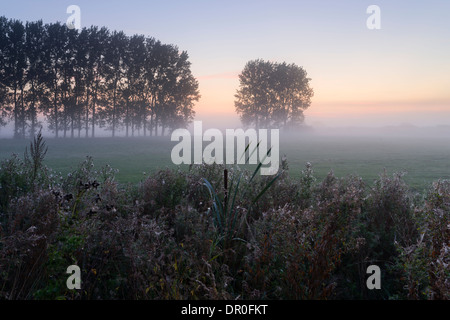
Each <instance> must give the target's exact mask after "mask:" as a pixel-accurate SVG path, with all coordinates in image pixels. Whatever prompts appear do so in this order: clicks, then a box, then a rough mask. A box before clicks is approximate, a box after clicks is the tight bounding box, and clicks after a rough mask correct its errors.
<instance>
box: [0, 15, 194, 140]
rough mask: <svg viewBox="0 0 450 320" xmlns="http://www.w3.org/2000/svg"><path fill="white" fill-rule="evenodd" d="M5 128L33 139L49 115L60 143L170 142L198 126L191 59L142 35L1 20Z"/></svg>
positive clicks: (0, 119) (0, 110)
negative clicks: (170, 136) (122, 137)
mask: <svg viewBox="0 0 450 320" xmlns="http://www.w3.org/2000/svg"><path fill="white" fill-rule="evenodd" d="M0 54H1V58H2V59H0V125H4V124H6V123H7V122H8V120H12V121H13V122H14V137H16V138H23V137H25V136H26V135H27V134H29V135H30V136H34V134H35V132H36V131H37V130H36V128H37V126H39V122H38V115H40V114H41V115H44V116H45V117H46V122H47V125H48V127H49V129H51V130H53V132H54V133H55V137H56V138H58V137H60V136H61V134H62V136H63V137H65V138H66V137H69V136H70V137H72V138H73V137H75V131H76V130H78V137H81V131H82V130H85V137H89V132H90V136H91V137H95V130H96V128H97V127H100V128H106V129H108V130H111V132H112V136H115V135H116V133H117V132H118V131H119V130H121V129H123V128H124V129H125V133H126V136H129V135H130V133H131V136H134V135H135V134H139V135H140V134H141V132H143V133H144V135H147V132H149V133H150V135H153V133H154V134H156V135H157V134H158V129H160V130H161V134H165V132H166V130H169V131H170V130H172V129H174V128H176V127H185V126H186V125H187V124H188V123H189V122H190V121H192V119H193V115H194V111H193V107H194V103H195V102H196V101H198V99H199V98H200V95H199V92H198V82H197V80H196V79H195V78H194V77H193V75H192V73H191V70H190V62H189V61H188V55H187V53H186V52H180V51H179V49H178V48H177V47H176V46H173V45H167V44H162V43H161V42H160V41H157V40H155V39H154V38H148V37H145V36H143V35H133V36H131V37H129V36H126V35H125V34H124V33H123V32H121V31H114V32H111V31H109V30H108V29H107V28H104V27H103V28H99V27H96V26H91V27H89V28H83V29H81V30H76V29H69V28H68V27H67V26H66V25H64V24H61V23H58V22H57V23H51V24H45V25H44V24H43V23H42V21H37V22H27V23H26V24H25V25H24V24H23V23H22V22H20V21H17V20H8V19H6V18H5V17H0Z"/></svg>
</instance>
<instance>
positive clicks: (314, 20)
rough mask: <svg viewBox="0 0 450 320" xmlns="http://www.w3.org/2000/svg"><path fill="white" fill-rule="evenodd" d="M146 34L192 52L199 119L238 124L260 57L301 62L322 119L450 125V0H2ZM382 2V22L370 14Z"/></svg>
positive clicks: (316, 115)
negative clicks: (245, 80) (75, 12)
mask: <svg viewBox="0 0 450 320" xmlns="http://www.w3.org/2000/svg"><path fill="white" fill-rule="evenodd" d="M69 5H78V6H79V7H80V11H81V27H89V26H91V25H97V26H106V27H108V28H109V29H111V30H122V31H124V32H125V33H126V34H128V35H133V34H144V35H146V36H151V37H155V38H156V39H158V40H161V41H162V42H164V43H170V44H174V45H177V46H178V48H179V49H180V50H183V51H184V50H185V51H187V52H188V54H189V57H190V59H189V60H190V61H191V62H192V67H191V70H192V72H193V74H194V76H195V77H196V78H197V79H198V81H199V88H200V94H201V96H202V98H201V99H200V101H199V102H198V103H197V104H196V106H195V111H196V120H203V121H204V122H205V123H206V124H207V125H208V124H209V125H208V126H216V127H220V126H223V125H225V124H226V126H228V127H238V126H240V124H239V118H238V116H237V115H236V113H235V109H234V99H235V98H234V95H235V93H236V90H237V89H238V87H239V79H238V75H239V73H240V72H241V71H242V69H243V68H244V66H245V64H246V63H247V62H248V61H250V60H254V59H264V60H270V61H274V62H283V61H285V62H287V63H295V64H297V65H298V66H301V67H303V68H304V69H305V70H306V72H307V73H308V77H309V78H311V86H312V88H313V89H314V92H315V95H314V97H313V99H312V104H311V106H310V107H309V109H308V110H306V111H305V117H306V119H305V123H306V124H307V125H311V126H315V127H320V126H328V127H340V126H341V127H342V126H344V127H345V126H367V127H373V126H386V125H401V124H412V125H417V126H435V125H450V1H449V0H431V1H422V0H421V1H417V0H415V1H411V0H410V1H404V0H395V1H392V0H389V1H385V0H370V1H365V0H342V1H336V0H304V1H303V0H276V1H266V0H239V1H235V0H227V1H219V0H209V1H207V0H189V1H188V0H176V1H175V0H165V1H148V0H147V1H144V0H142V1H138V0H127V1H114V0H109V1H102V0H95V1H93V0H90V1H82V0H70V1H65V0H39V1H36V0H28V1H25V0H14V1H7V0H0V15H4V16H6V17H7V18H14V19H19V20H22V21H35V20H40V19H42V20H43V21H44V22H45V23H49V22H56V21H61V22H66V20H67V18H68V17H69V16H70V14H68V13H67V12H66V10H67V7H68V6H69ZM370 5H377V6H378V7H379V8H380V18H381V20H380V21H381V29H379V30H371V29H369V28H368V27H367V24H366V21H367V19H368V18H369V17H370V16H371V14H368V13H367V8H368V7H369V6H370Z"/></svg>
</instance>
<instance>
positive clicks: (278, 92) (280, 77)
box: [235, 59, 314, 128]
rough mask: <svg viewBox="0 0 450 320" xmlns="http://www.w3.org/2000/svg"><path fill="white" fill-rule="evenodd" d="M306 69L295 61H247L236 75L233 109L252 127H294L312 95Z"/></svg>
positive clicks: (300, 119) (308, 104) (301, 117)
mask: <svg viewBox="0 0 450 320" xmlns="http://www.w3.org/2000/svg"><path fill="white" fill-rule="evenodd" d="M310 80H311V79H310V78H308V77H307V73H306V71H305V70H304V69H303V68H302V67H299V66H297V65H296V64H287V63H286V62H283V63H276V62H271V61H264V60H261V59H258V60H252V61H249V62H248V63H247V64H246V65H245V67H244V70H243V71H242V72H241V74H240V75H239V81H240V86H239V89H238V91H237V93H236V95H235V97H236V100H235V108H236V112H237V113H238V114H239V115H240V117H241V121H242V123H243V124H245V125H249V126H250V125H254V126H255V127H256V128H259V127H261V128H270V127H277V128H295V127H298V125H299V124H301V123H302V122H303V120H304V115H303V111H304V110H306V109H307V108H308V107H309V106H310V104H311V98H312V97H313V95H314V91H313V89H312V88H311V87H310V85H309V82H310Z"/></svg>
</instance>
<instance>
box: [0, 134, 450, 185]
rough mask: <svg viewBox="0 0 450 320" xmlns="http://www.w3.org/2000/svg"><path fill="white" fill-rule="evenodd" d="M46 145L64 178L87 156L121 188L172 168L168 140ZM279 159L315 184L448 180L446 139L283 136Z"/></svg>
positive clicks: (1, 150) (17, 143)
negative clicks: (330, 179)
mask: <svg viewBox="0 0 450 320" xmlns="http://www.w3.org/2000/svg"><path fill="white" fill-rule="evenodd" d="M29 143H30V141H28V140H12V139H1V140H0V160H2V159H6V158H9V157H10V156H11V154H13V153H16V154H18V155H19V156H20V157H22V156H23V153H24V150H25V148H26V147H27V146H28V145H29ZM46 143H47V146H48V153H47V155H46V158H45V164H46V165H47V166H48V167H50V168H52V169H54V170H55V171H57V172H61V173H62V174H63V175H66V174H67V173H69V172H72V171H74V170H75V169H76V168H77V167H78V165H79V163H81V162H82V161H83V160H84V159H85V158H86V156H92V157H93V160H94V164H95V166H96V167H97V168H100V167H102V166H104V165H106V164H109V165H110V166H111V167H112V168H114V169H117V170H118V173H117V175H116V179H117V180H118V181H119V182H121V183H138V182H140V181H143V180H144V179H145V178H146V176H148V175H149V174H151V173H153V172H156V171H157V170H159V169H165V168H175V165H173V164H172V161H171V158H170V153H171V150H172V148H173V146H175V145H176V143H177V142H171V141H170V138H169V137H151V138H150V137H147V138H144V137H141V138H115V139H113V138H95V139H53V138H47V139H46ZM206 144H207V143H204V147H205V146H206ZM282 155H286V156H287V160H288V163H289V175H290V176H291V177H292V178H294V179H296V178H298V177H299V176H300V174H301V171H302V170H303V169H304V168H305V164H306V163H307V162H310V163H311V164H312V165H313V169H314V171H315V175H316V177H317V178H318V179H319V180H320V179H323V178H324V177H325V176H326V175H327V174H328V173H329V172H330V171H331V170H333V172H334V174H335V175H336V176H338V177H345V176H347V175H357V176H360V177H362V178H363V180H364V181H365V182H366V183H367V184H369V185H370V184H371V183H372V182H373V181H374V180H375V179H377V178H378V176H379V174H380V173H381V172H383V171H384V169H386V171H387V173H388V174H391V173H394V172H405V176H404V180H405V181H406V182H407V183H408V185H409V186H410V187H411V188H412V189H414V190H417V191H423V189H426V188H427V187H428V186H429V185H430V184H431V183H432V182H433V181H435V180H438V179H450V161H449V159H450V138H448V137H446V136H441V137H439V138H436V137H435V136H433V137H431V136H422V137H414V138H411V137H410V136H405V135H403V136H389V135H350V134H346V135H333V134H315V133H305V134H298V135H295V136H289V135H284V136H283V135H282V136H281V138H280V156H282ZM187 167H188V166H186V165H184V166H182V168H183V169H187ZM250 169H251V168H250Z"/></svg>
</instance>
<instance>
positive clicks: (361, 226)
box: [0, 137, 450, 299]
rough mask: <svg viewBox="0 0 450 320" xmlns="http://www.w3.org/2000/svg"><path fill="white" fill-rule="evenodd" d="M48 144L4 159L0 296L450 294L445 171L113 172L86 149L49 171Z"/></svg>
mask: <svg viewBox="0 0 450 320" xmlns="http://www.w3.org/2000/svg"><path fill="white" fill-rule="evenodd" d="M45 152H46V148H45V144H44V142H43V141H42V140H41V139H40V137H38V138H37V139H36V140H35V142H34V143H33V144H32V145H31V146H30V148H29V149H28V150H27V152H26V153H25V156H24V158H23V159H20V158H19V157H17V156H13V157H12V158H9V159H7V160H4V161H3V162H2V163H1V166H0V188H1V189H0V190H1V192H0V298H2V299H449V298H450V280H449V279H450V271H449V268H448V264H449V263H450V251H449V246H450V243H449V239H450V181H446V180H444V181H436V182H435V183H434V184H433V185H432V187H431V188H430V189H429V191H428V192H427V193H426V194H424V195H418V194H413V193H411V192H410V190H409V188H408V186H407V184H406V183H405V182H404V181H403V178H402V175H401V174H394V175H388V174H387V173H386V172H383V173H381V174H380V176H379V177H378V179H377V180H376V181H375V183H374V184H373V185H371V186H368V185H367V184H366V183H365V182H364V181H363V180H362V179H361V178H359V177H356V176H348V177H346V178H338V177H336V176H335V175H334V174H333V173H332V172H331V173H329V174H328V175H327V176H326V177H325V178H324V179H321V180H317V179H316V177H315V174H314V171H313V168H312V166H311V165H310V164H307V165H306V168H305V169H304V170H303V171H302V173H301V175H300V177H299V178H292V177H290V175H289V168H288V163H287V162H286V161H283V163H282V170H281V171H280V175H279V176H277V177H276V179H274V177H262V176H260V175H259V174H254V173H253V172H248V171H245V170H243V169H240V168H239V167H232V168H224V167H222V166H217V165H213V166H204V165H201V166H193V167H191V168H190V170H186V171H180V170H176V169H173V170H169V169H167V170H161V171H158V172H156V173H153V174H151V175H150V176H149V177H148V178H147V179H146V180H144V181H143V182H142V183H139V184H120V183H118V182H117V181H116V180H115V170H113V169H112V168H111V167H109V166H104V167H102V168H100V169H97V168H96V166H95V165H94V163H93V161H92V158H89V157H88V158H87V159H86V160H85V161H84V162H82V163H81V164H80V165H79V167H78V168H77V169H76V170H74V171H73V172H71V173H69V174H67V175H60V174H57V173H56V172H54V171H52V170H51V169H50V168H48V167H46V166H45V165H44V164H43V157H44V155H45ZM225 169H226V170H225ZM73 264H75V265H78V266H79V267H80V268H81V271H82V274H81V279H82V289H81V290H68V289H67V287H66V280H67V277H68V276H69V275H68V274H66V269H67V267H68V266H69V265H73ZM374 264H375V265H378V266H379V267H380V268H381V270H382V281H381V290H372V291H371V290H368V289H367V287H366V279H367V277H368V275H367V274H366V269H367V267H368V266H369V265H374Z"/></svg>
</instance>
